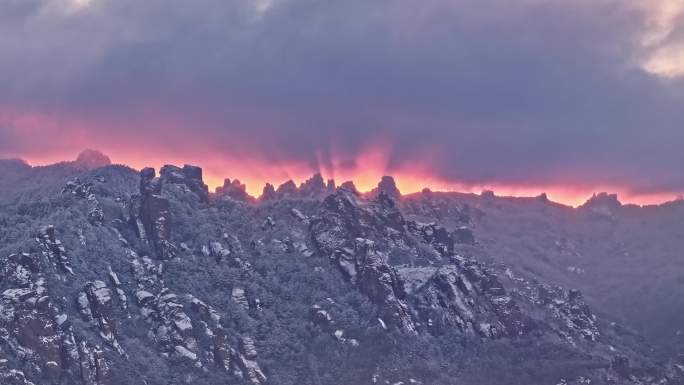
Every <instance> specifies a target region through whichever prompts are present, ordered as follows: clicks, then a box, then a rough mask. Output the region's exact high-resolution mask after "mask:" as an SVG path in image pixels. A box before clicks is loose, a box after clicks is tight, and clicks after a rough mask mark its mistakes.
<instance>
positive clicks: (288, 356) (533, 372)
mask: <svg viewBox="0 0 684 385" xmlns="http://www.w3.org/2000/svg"><path fill="white" fill-rule="evenodd" d="M58 170H59V171H58V172H55V174H54V177H51V178H41V179H39V180H34V181H32V182H30V183H29V182H22V183H29V184H22V185H21V188H20V189H19V191H18V192H16V193H15V194H16V195H14V197H15V198H13V199H10V200H7V201H4V202H3V204H2V206H0V207H1V210H2V211H1V212H0V215H2V217H1V218H2V219H1V222H0V223H2V226H1V227H0V236H1V238H0V239H2V242H0V257H1V258H2V262H3V263H2V266H3V268H2V272H1V273H0V274H1V275H0V277H1V278H0V293H2V294H1V296H0V297H1V298H0V378H2V381H4V382H3V383H10V384H30V383H34V384H81V383H82V384H88V385H91V384H93V385H94V384H149V385H152V384H181V383H198V384H219V383H221V384H223V383H245V384H374V383H378V384H385V383H387V384H398V383H404V384H409V383H417V384H457V383H469V384H520V383H525V384H561V383H562V384H575V383H577V384H580V383H581V384H584V383H589V382H587V381H591V383H592V384H656V383H662V384H677V383H680V382H681V378H680V377H678V376H679V375H680V373H679V372H678V369H677V367H675V366H672V365H669V364H666V363H660V362H659V361H658V360H657V359H656V358H655V357H654V356H653V355H652V353H651V349H650V347H649V346H648V345H646V344H645V343H644V342H643V341H642V339H640V338H639V337H638V336H636V335H634V334H633V333H630V332H629V331H627V330H625V329H623V328H621V327H619V326H617V325H612V324H611V323H610V322H611V321H612V320H611V318H610V316H609V315H606V317H605V318H604V317H599V316H597V315H596V312H595V311H593V310H592V309H591V308H590V307H589V306H588V305H587V303H586V302H585V300H584V298H583V295H582V294H581V293H580V292H578V291H576V290H566V289H563V288H561V287H558V286H556V285H551V284H547V283H544V281H542V280H539V279H532V278H530V277H529V274H527V272H525V271H519V270H518V269H517V267H516V266H505V265H502V264H500V263H490V261H494V258H492V257H491V256H488V255H486V254H487V249H486V248H482V247H479V246H478V244H479V242H482V241H481V240H480V239H479V237H478V230H479V228H475V237H473V232H472V231H471V229H470V228H469V227H463V226H464V225H467V224H468V223H470V220H469V218H471V217H472V213H469V212H468V210H465V209H464V207H463V206H459V205H458V204H453V205H451V206H450V207H449V210H450V211H443V213H448V218H440V217H439V216H435V215H426V213H425V212H421V213H420V216H422V217H423V219H432V220H430V221H427V220H417V219H416V218H417V217H418V216H419V215H418V212H419V211H421V208H420V207H415V206H411V201H410V199H409V200H407V199H402V198H400V197H398V196H397V195H396V194H393V195H394V196H393V197H392V196H390V195H389V194H387V191H385V190H384V188H383V186H385V187H386V185H388V184H389V181H385V184H384V185H383V186H381V188H379V189H378V190H377V191H375V192H373V193H372V194H371V196H368V197H365V196H362V195H359V194H358V193H357V192H356V191H355V190H354V189H353V188H348V187H345V188H338V189H334V185H331V184H328V185H325V184H323V183H322V181H321V180H318V179H317V178H313V179H312V181H311V182H310V183H309V184H307V188H302V189H298V188H297V187H296V186H294V188H289V189H286V188H283V189H278V190H274V191H273V194H272V196H270V199H264V200H260V201H251V200H249V199H247V197H245V196H244V195H241V194H235V193H234V192H235V189H234V188H226V189H225V192H226V193H225V194H209V193H208V191H207V188H206V186H205V185H204V183H203V182H202V170H201V169H199V168H197V167H192V166H185V167H182V168H179V167H174V166H165V167H164V168H162V169H161V170H160V177H159V178H157V177H156V173H155V170H152V169H145V170H142V171H141V172H140V173H137V172H134V171H133V170H131V169H128V168H125V167H121V166H107V167H103V168H98V169H95V170H83V169H80V168H78V167H74V165H61V166H60V168H59V169H58ZM75 177H78V179H73V178H75ZM30 178H31V177H29V179H30ZM227 185H229V186H232V187H235V186H238V187H239V185H240V184H239V182H238V183H237V184H235V183H227ZM24 186H31V188H30V190H25V188H27V187H24ZM347 186H348V185H347ZM3 188H6V189H8V190H11V189H12V186H3ZM238 190H239V189H238ZM26 191H30V193H27V192H26ZM229 192H230V193H229ZM17 203H20V204H17ZM409 213H410V214H409ZM446 219H448V220H446ZM431 222H443V223H431ZM483 368H487V369H486V370H483Z"/></svg>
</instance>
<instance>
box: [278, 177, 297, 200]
mask: <svg viewBox="0 0 684 385" xmlns="http://www.w3.org/2000/svg"><path fill="white" fill-rule="evenodd" d="M297 193H298V190H297V185H296V184H295V183H294V182H293V181H292V180H288V181H287V182H285V183H283V184H281V185H280V186H278V189H277V190H276V195H277V196H278V198H285V197H289V198H291V197H294V196H296V195H297Z"/></svg>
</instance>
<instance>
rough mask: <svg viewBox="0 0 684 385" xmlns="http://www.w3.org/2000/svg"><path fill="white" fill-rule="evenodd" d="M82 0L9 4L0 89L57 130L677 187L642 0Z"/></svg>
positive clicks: (678, 100)
mask: <svg viewBox="0 0 684 385" xmlns="http://www.w3.org/2000/svg"><path fill="white" fill-rule="evenodd" d="M77 3H79V2H76V1H69V0H62V1H47V0H44V1H39V0H31V1H12V0H11V1H9V2H2V3H0V52H2V57H3V59H2V60H0V84H1V85H2V87H0V106H4V108H5V109H7V110H11V111H13V112H14V113H19V114H21V113H22V112H23V113H32V114H39V115H41V116H44V117H45V116H47V117H48V118H46V119H47V121H46V122H44V124H45V125H46V126H49V125H50V117H57V118H59V119H61V120H60V121H61V122H62V123H60V125H59V126H58V127H57V128H53V132H52V134H56V132H58V134H59V135H61V136H62V138H66V139H65V140H63V141H62V142H60V144H59V145H61V146H69V145H70V143H74V141H72V140H69V138H70V136H74V135H76V134H78V135H79V139H80V140H78V141H76V142H78V143H79V145H80V144H81V143H80V142H83V141H86V142H92V143H88V146H89V147H100V148H105V149H106V146H107V145H108V143H111V141H112V138H113V137H118V138H119V139H120V138H124V139H126V138H130V140H131V142H132V143H137V144H138V145H140V143H143V142H145V141H154V142H156V143H157V145H158V146H159V147H160V148H161V149H162V150H163V149H164V148H166V149H168V152H169V153H175V152H178V151H192V152H193V153H199V152H204V153H211V154H216V156H220V154H222V153H223V154H228V153H230V154H238V155H240V156H251V157H257V158H259V159H264V160H267V161H288V160H293V161H299V162H306V163H308V164H310V165H311V167H312V168H315V167H318V166H319V165H321V164H323V165H325V164H329V163H330V158H331V157H333V156H340V154H341V155H342V157H343V158H349V159H353V158H354V157H355V156H357V155H359V152H361V151H363V150H364V149H366V148H367V144H368V143H369V142H370V141H373V142H378V141H379V142H383V143H384V144H385V145H386V146H388V147H389V148H390V154H389V162H390V171H391V170H392V169H401V168H402V167H405V166H407V165H408V166H410V165H412V164H414V163H416V162H423V163H427V166H428V167H429V168H430V169H431V170H432V172H433V173H434V174H435V175H436V176H439V177H442V178H446V179H449V180H458V181H463V182H468V183H483V182H498V183H515V184H542V185H543V184H568V183H570V184H585V185H598V184H601V185H616V186H624V187H628V188H631V189H633V190H635V191H643V192H651V191H667V192H676V191H682V190H684V177H683V176H682V175H683V174H682V172H681V169H680V165H681V164H684V151H681V148H680V147H681V145H682V144H683V143H684V129H682V126H683V125H684V116H683V115H682V114H683V112H682V111H684V109H682V108H681V106H682V105H684V104H682V103H683V102H684V95H683V92H684V84H683V83H682V81H681V80H679V79H676V78H674V79H673V78H663V77H659V76H656V75H653V74H650V73H648V72H646V71H644V70H643V69H642V67H641V63H643V61H644V60H645V58H646V57H647V56H648V55H649V54H650V50H652V49H654V48H650V47H647V46H644V45H643V44H642V43H641V40H642V37H643V35H644V34H645V33H646V28H647V26H648V25H647V24H648V20H649V17H651V16H652V15H651V14H650V13H649V11H648V10H647V9H646V10H644V9H639V8H637V7H633V6H632V5H633V4H632V3H631V2H630V1H617V0H615V1H612V0H601V1H585V0H576V1H563V2H556V1H543V0H516V1H511V0H505V1H504V0H487V1H482V0H461V1H447V0H424V1H419V2H409V1H390V0H380V1H367V0H363V1H361V0H347V1H338V2H330V1H320V0H316V1H314V0H273V1H270V2H269V1H266V0H263V1H258V0H249V1H247V0H235V1H223V0H198V1H193V2H187V1H180V0H176V1H167V0H164V1H161V0H146V1H143V2H141V1H134V0H116V1H114V0H91V1H90V2H88V4H87V5H84V6H78V5H76V4H77ZM81 3H86V2H81ZM654 7H655V5H654ZM681 29H682V28H681V26H677V25H675V26H674V27H673V31H672V33H671V36H670V37H669V38H668V40H665V42H667V43H668V44H669V43H672V42H673V41H674V42H677V41H681V40H682V39H681ZM2 116H3V115H2V114H1V113H0V118H1V117H2ZM4 116H5V117H6V116H8V114H5V115H4ZM57 118H55V119H57ZM71 119H73V120H75V121H80V122H86V123H87V124H91V125H90V126H88V129H85V128H83V127H81V128H80V129H79V130H77V131H71V130H73V128H71V127H70V126H69V123H70V122H71V121H72V120H71ZM86 123H81V124H86ZM8 127H15V129H16V127H17V122H16V121H15V120H10V119H9V118H7V117H6V119H5V122H0V138H1V139H2V142H1V143H0V154H2V153H7V154H10V153H11V154H13V155H17V154H15V153H16V152H17V148H19V146H20V145H21V148H23V147H26V143H25V142H24V141H23V140H21V139H19V138H17V137H16V135H15V134H14V133H9V130H10V128H8ZM112 127H115V129H113V128H112ZM46 132H50V131H49V130H48V131H46ZM84 138H87V139H88V140H85V139H84ZM116 142H118V143H121V142H122V141H121V140H118V141H116ZM44 147H49V146H47V145H46V146H44ZM189 147H192V149H189ZM47 150H48V149H46V150H45V151H47ZM141 151H144V146H141ZM160 151H161V150H160ZM19 155H20V154H19Z"/></svg>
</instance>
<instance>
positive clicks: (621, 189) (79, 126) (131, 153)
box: [0, 108, 678, 207]
mask: <svg viewBox="0 0 684 385" xmlns="http://www.w3.org/2000/svg"><path fill="white" fill-rule="evenodd" d="M0 118H2V119H3V120H5V121H9V122H12V125H13V126H14V127H15V128H14V130H15V131H16V132H17V133H19V132H20V133H21V135H22V136H26V137H27V138H29V140H31V141H32V142H33V141H38V142H39V144H40V145H41V146H42V147H43V148H49V149H50V150H49V151H41V150H39V149H35V150H33V151H34V152H32V153H27V154H21V155H20V154H0V155H2V157H21V158H23V159H25V160H26V161H28V162H29V163H30V164H32V165H47V164H53V163H56V162H59V161H62V160H65V159H74V158H75V157H76V156H75V155H76V154H77V153H78V152H79V151H80V150H82V149H84V148H95V149H101V150H102V151H103V152H104V153H105V154H107V155H109V156H110V157H111V159H112V161H113V162H114V163H120V164H125V165H128V166H130V167H132V168H135V169H138V170H139V169H141V168H143V167H148V166H149V167H154V168H155V169H157V170H159V168H160V167H161V166H163V165H164V164H176V165H183V164H196V165H199V166H201V167H203V171H204V181H205V183H207V185H208V186H209V187H210V189H211V190H212V191H214V190H215V188H216V187H218V186H221V185H223V180H224V179H225V178H230V179H231V180H233V179H239V180H240V181H241V183H244V184H245V185H246V186H247V192H248V193H249V194H250V195H252V196H254V197H258V196H259V195H261V192H262V189H263V186H264V185H265V184H266V183H267V182H268V183H271V184H273V185H274V186H275V187H276V188H277V187H278V185H280V184H282V183H284V182H286V181H288V180H292V181H294V182H295V183H296V184H297V185H299V184H301V183H302V182H304V181H305V180H307V179H308V178H310V177H311V176H312V175H313V174H314V173H315V172H319V173H320V174H321V175H322V176H323V178H324V179H334V180H335V181H336V183H337V184H338V185H339V184H341V183H342V182H345V181H353V182H354V184H355V185H356V187H357V189H359V191H362V192H368V191H371V190H372V189H373V188H375V187H376V186H377V183H378V181H379V180H380V179H381V177H382V176H384V175H391V176H393V177H394V179H395V181H396V183H397V187H398V188H399V190H400V191H401V192H402V193H403V194H412V193H416V192H420V191H421V190H423V189H424V188H428V189H430V190H432V191H446V192H465V193H476V194H479V193H480V192H482V191H483V190H491V191H494V192H495V194H496V195H497V196H510V197H534V196H538V195H539V194H541V193H546V194H547V196H548V198H549V199H550V200H552V201H554V202H558V203H562V204H566V205H570V206H573V207H576V206H579V205H581V204H583V203H584V202H586V200H587V199H589V198H590V197H591V196H592V194H594V193H598V192H603V191H605V192H611V193H617V194H618V197H619V199H620V201H621V202H622V203H633V204H638V205H651V204H660V203H664V202H668V201H672V200H674V199H676V197H677V195H678V192H663V193H654V194H634V193H631V192H630V190H629V188H627V187H626V186H610V185H605V186H573V185H569V184H568V185H562V184H561V185H559V184H548V185H530V184H525V183H520V184H517V185H516V184H504V183H460V182H456V181H448V180H443V179H440V178H439V177H437V176H436V175H435V174H434V173H433V172H431V170H430V169H429V167H428V166H427V164H428V163H429V162H427V161H426V160H427V159H430V158H429V157H430V154H422V155H421V156H419V157H418V158H420V159H421V160H422V161H423V162H422V163H421V162H420V161H416V162H413V163H411V164H410V165H409V166H406V165H405V166H403V167H402V168H400V169H396V168H394V169H391V168H390V167H389V154H390V153H391V144H389V143H388V142H389V140H387V139H386V138H380V139H384V140H376V141H373V140H369V141H368V142H367V145H366V146H365V147H364V148H362V149H360V151H358V152H357V154H356V155H354V156H352V157H350V156H349V155H347V156H342V155H340V154H338V153H337V152H336V151H334V147H333V150H332V151H331V158H332V159H329V160H328V161H323V159H319V162H318V163H319V164H320V166H318V167H313V166H312V165H311V164H309V163H306V162H303V161H301V162H294V161H291V160H280V161H274V160H272V159H264V158H259V157H258V156H255V157H249V158H246V157H244V156H240V154H224V153H217V152H212V151H207V150H200V149H201V148H204V144H206V143H210V142H206V138H205V142H206V143H202V142H199V143H193V146H190V147H188V148H189V151H183V152H182V154H179V153H178V152H173V150H170V149H169V148H170V147H168V146H166V145H165V143H164V140H159V141H155V142H146V141H143V142H141V144H140V147H138V148H131V145H130V143H131V141H134V142H135V141H136V140H139V139H140V138H137V139H135V138H125V139H121V138H119V137H118V136H117V135H115V134H116V132H117V130H118V129H119V127H121V126H123V125H127V124H128V122H125V121H121V122H108V123H107V125H106V126H102V124H101V122H98V121H91V120H82V119H76V118H65V117H63V116H52V115H45V114H41V113H25V112H21V111H14V110H11V109H6V108H5V109H3V108H0ZM143 123H144V121H143ZM156 123H157V125H161V126H164V127H173V129H172V130H171V129H170V130H169V132H175V133H176V135H179V134H178V133H179V132H180V134H181V138H180V140H185V139H186V138H185V137H182V134H183V132H186V131H185V130H186V128H184V127H182V126H178V125H177V124H176V125H175V126H174V124H175V122H174V121H173V119H171V118H168V120H166V121H165V120H161V121H157V122H156ZM96 126H97V127H100V130H93V129H91V128H92V127H96ZM143 126H144V125H143ZM46 127H47V133H46V131H44V129H45V128H46ZM102 127H106V128H107V131H108V132H112V133H113V134H114V135H113V136H112V137H108V138H103V137H95V136H93V133H94V132H101V131H102V130H101V129H102ZM66 128H68V129H69V130H70V132H71V135H69V136H60V135H59V133H60V131H61V130H62V129H66ZM163 139H167V138H163ZM176 139H177V140H178V138H176ZM55 141H59V142H55ZM55 143H57V145H58V146H55ZM103 143H106V144H107V145H106V146H103V145H102V144H103ZM38 148H40V146H38ZM231 155H232V157H231ZM160 159H163V161H162V160H160Z"/></svg>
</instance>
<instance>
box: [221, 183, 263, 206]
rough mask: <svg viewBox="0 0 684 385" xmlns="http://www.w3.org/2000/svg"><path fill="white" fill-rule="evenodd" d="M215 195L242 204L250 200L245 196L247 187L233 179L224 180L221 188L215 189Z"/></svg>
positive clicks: (247, 195)
mask: <svg viewBox="0 0 684 385" xmlns="http://www.w3.org/2000/svg"><path fill="white" fill-rule="evenodd" d="M271 187H273V186H271ZM274 192H275V191H274ZM216 194H217V195H219V196H226V197H229V198H231V199H235V200H237V201H242V202H248V201H250V200H252V197H250V196H249V194H247V186H245V185H244V184H242V183H240V181H239V180H237V179H234V180H233V181H231V180H230V179H225V180H224V181H223V186H221V187H217V188H216Z"/></svg>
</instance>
